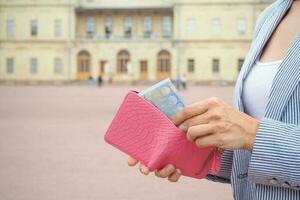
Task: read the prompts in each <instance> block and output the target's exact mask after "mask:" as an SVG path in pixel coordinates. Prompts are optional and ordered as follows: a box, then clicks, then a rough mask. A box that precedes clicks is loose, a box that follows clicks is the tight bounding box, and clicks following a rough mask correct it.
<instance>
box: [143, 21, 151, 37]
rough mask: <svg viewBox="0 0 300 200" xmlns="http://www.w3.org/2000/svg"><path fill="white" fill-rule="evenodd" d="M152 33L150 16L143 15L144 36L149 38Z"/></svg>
mask: <svg viewBox="0 0 300 200" xmlns="http://www.w3.org/2000/svg"><path fill="white" fill-rule="evenodd" d="M151 34H152V18H151V17H144V38H150V37H151Z"/></svg>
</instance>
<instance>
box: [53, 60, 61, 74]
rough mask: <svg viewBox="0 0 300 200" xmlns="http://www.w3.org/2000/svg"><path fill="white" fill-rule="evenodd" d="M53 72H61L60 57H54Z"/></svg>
mask: <svg viewBox="0 0 300 200" xmlns="http://www.w3.org/2000/svg"><path fill="white" fill-rule="evenodd" d="M54 74H62V60H61V58H54Z"/></svg>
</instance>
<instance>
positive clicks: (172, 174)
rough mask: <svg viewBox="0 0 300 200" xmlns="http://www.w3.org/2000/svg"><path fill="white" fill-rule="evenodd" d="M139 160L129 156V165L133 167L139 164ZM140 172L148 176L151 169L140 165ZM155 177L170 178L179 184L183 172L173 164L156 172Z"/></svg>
mask: <svg viewBox="0 0 300 200" xmlns="http://www.w3.org/2000/svg"><path fill="white" fill-rule="evenodd" d="M138 162H139V161H138V160H136V159H134V158H132V157H130V156H129V158H128V165H129V166H131V167H133V166H135V165H136V164H138ZM139 169H140V172H141V173H142V174H144V175H148V174H149V173H150V171H149V169H148V168H147V167H146V166H144V165H143V164H141V163H140V165H139ZM155 175H156V176H157V177H160V178H168V180H169V181H170V182H177V181H178V180H179V178H180V176H181V172H180V170H179V169H175V167H174V166H173V165H171V164H169V165H167V166H165V167H164V168H162V169H160V170H156V171H155Z"/></svg>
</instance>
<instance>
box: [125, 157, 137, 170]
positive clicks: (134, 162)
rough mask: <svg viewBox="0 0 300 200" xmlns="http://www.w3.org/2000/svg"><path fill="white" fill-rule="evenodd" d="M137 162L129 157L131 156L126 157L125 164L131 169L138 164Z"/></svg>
mask: <svg viewBox="0 0 300 200" xmlns="http://www.w3.org/2000/svg"><path fill="white" fill-rule="evenodd" d="M138 162H139V161H138V160H136V159H134V158H133V157H131V156H129V157H128V161H127V163H128V165H129V166H131V167H133V166H135V165H136V164H138Z"/></svg>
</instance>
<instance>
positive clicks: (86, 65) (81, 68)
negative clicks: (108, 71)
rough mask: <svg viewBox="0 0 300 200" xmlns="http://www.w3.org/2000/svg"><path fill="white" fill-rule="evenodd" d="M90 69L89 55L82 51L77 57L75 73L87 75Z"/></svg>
mask: <svg viewBox="0 0 300 200" xmlns="http://www.w3.org/2000/svg"><path fill="white" fill-rule="evenodd" d="M90 68H91V56H90V53H89V52H87V51H85V50H82V51H80V52H79V53H78V55H77V72H78V74H89V73H90Z"/></svg>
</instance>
